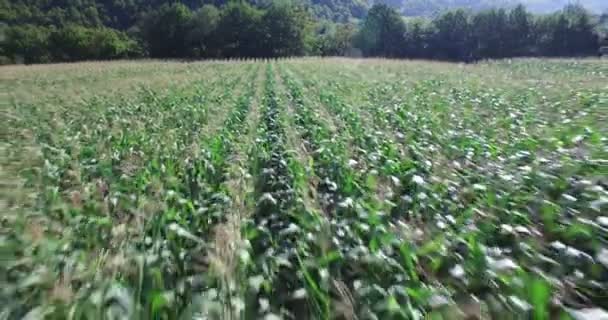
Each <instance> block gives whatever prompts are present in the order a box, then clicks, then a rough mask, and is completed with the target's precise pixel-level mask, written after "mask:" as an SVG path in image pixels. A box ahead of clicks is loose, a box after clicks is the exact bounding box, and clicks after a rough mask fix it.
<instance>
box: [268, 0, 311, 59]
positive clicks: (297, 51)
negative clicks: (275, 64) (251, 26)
mask: <svg viewBox="0 0 608 320" xmlns="http://www.w3.org/2000/svg"><path fill="white" fill-rule="evenodd" d="M310 26H311V18H310V16H309V14H308V13H307V12H306V11H305V10H304V9H303V8H302V7H296V6H293V5H287V4H276V3H275V4H273V5H272V6H271V7H270V8H269V9H268V10H266V12H265V13H264V16H263V18H262V27H261V31H262V36H263V39H261V40H262V41H263V43H264V45H263V46H262V48H263V52H262V53H261V55H263V56H267V57H286V56H296V55H303V54H304V53H305V52H306V49H307V47H308V38H309V35H310V33H311V28H310Z"/></svg>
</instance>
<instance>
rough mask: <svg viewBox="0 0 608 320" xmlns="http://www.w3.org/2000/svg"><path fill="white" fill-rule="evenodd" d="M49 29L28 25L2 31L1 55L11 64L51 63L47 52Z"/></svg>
mask: <svg viewBox="0 0 608 320" xmlns="http://www.w3.org/2000/svg"><path fill="white" fill-rule="evenodd" d="M50 33H51V32H50V29H48V28H45V27H39V26H34V25H30V24H26V25H21V26H12V27H8V28H6V30H5V31H4V41H3V42H2V51H3V52H2V55H3V56H6V57H8V58H9V59H10V60H11V61H13V62H24V63H42V62H49V61H51V59H52V57H51V54H50V52H49V50H48V47H49V44H48V41H49V35H50Z"/></svg>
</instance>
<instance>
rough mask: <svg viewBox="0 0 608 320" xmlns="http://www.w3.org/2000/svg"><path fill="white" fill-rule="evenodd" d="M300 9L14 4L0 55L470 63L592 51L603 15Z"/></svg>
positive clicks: (1, 31) (0, 33)
mask: <svg viewBox="0 0 608 320" xmlns="http://www.w3.org/2000/svg"><path fill="white" fill-rule="evenodd" d="M0 1H6V0H0ZM32 1H35V0H32ZM88 1H93V0H88ZM158 1H160V0H157V2H158ZM152 2H155V1H150V2H149V3H148V5H149V4H150V3H152ZM112 3H114V2H112ZM144 3H145V2H144ZM1 4H2V2H0V5H1ZM131 5H133V4H131ZM25 8H27V7H25ZM129 8H130V9H129ZM310 8H311V7H310V6H307V5H304V4H301V3H300V4H296V3H293V2H267V3H265V5H257V6H254V5H251V4H249V3H248V2H245V1H229V2H227V3H224V1H218V2H217V3H216V5H215V4H205V5H202V6H195V5H192V3H189V2H185V3H183V2H166V3H163V4H158V5H157V6H154V7H149V8H148V9H147V10H142V12H143V13H142V14H139V15H135V14H134V13H133V12H135V11H134V9H133V8H132V7H125V8H124V10H125V11H126V12H132V13H131V14H129V15H128V16H122V17H120V16H118V15H119V14H120V13H121V12H122V11H121V10H115V11H112V12H113V14H112V15H110V14H107V13H106V14H105V15H103V14H102V15H101V16H102V17H103V19H102V18H99V17H100V14H99V12H98V11H95V10H83V12H81V13H80V14H81V15H83V16H85V17H93V18H94V17H97V20H99V21H91V20H90V19H93V18H82V19H80V20H76V21H65V20H61V15H60V14H58V13H57V11H54V9H55V8H50V9H49V10H47V11H45V12H35V11H27V10H25V9H23V7H20V9H19V10H18V11H15V10H13V11H8V10H7V12H9V14H12V16H7V17H4V18H6V19H5V21H8V22H9V23H8V24H5V25H3V26H0V39H1V40H0V41H1V42H2V46H1V47H0V62H2V63H15V62H17V63H19V62H23V63H45V62H55V61H78V60H105V59H122V58H139V57H152V58H187V59H210V58H241V57H265V58H273V57H286V56H302V55H320V56H345V55H346V56H374V57H391V58H424V59H441V60H453V61H474V60H478V59H486V58H505V57H517V56H585V55H596V54H597V53H598V51H599V47H600V45H601V43H602V39H603V38H604V37H605V35H603V34H602V32H601V30H603V29H602V28H599V26H600V24H601V23H602V22H601V21H605V20H604V18H605V15H604V16H602V18H601V19H600V18H599V17H594V16H592V15H590V14H589V13H588V12H587V11H586V10H585V9H584V8H583V7H581V6H578V5H568V6H566V7H565V8H564V9H563V10H561V11H559V12H556V13H554V14H550V15H533V14H531V13H530V12H528V11H527V10H526V8H525V7H524V6H521V5H519V6H516V7H514V8H512V9H489V10H483V11H479V12H468V11H464V10H453V11H447V12H444V13H443V14H440V15H437V16H436V17H434V18H410V19H404V17H402V16H401V15H400V14H399V13H398V12H397V11H396V10H395V9H394V8H393V7H391V6H389V5H387V4H376V5H374V6H372V7H371V9H369V10H368V11H367V12H366V14H365V15H364V16H363V17H362V19H360V20H359V21H355V22H351V21H348V22H336V21H331V20H326V19H319V18H318V17H317V16H315V14H314V12H311V10H310ZM127 9H128V10H127ZM129 10H130V11H129ZM0 11H2V10H0ZM59 12H64V13H65V11H59ZM71 14H72V15H75V14H76V12H72V13H71ZM47 15H48V16H47ZM58 16H59V18H57V17H58ZM110 16H111V17H110ZM103 21H105V22H103ZM108 21H109V22H108Z"/></svg>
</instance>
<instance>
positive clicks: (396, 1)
mask: <svg viewBox="0 0 608 320" xmlns="http://www.w3.org/2000/svg"><path fill="white" fill-rule="evenodd" d="M376 2H381V3H386V4H389V5H391V6H393V7H395V8H397V9H398V10H399V11H400V12H401V13H402V14H403V15H405V16H433V15H436V14H437V13H439V12H442V11H446V10H451V9H458V8H463V9H470V10H473V11H479V10H484V9H489V8H495V7H505V8H508V7H513V6H515V5H517V4H520V3H521V4H523V5H525V6H526V7H527V8H528V10H530V11H531V12H533V13H538V14H543V13H551V12H555V11H557V10H560V9H562V8H563V7H564V6H565V5H567V4H569V3H576V2H578V3H580V4H581V5H583V6H584V7H585V8H586V9H588V10H589V11H591V12H593V13H601V12H603V11H606V10H608V1H604V0H581V1H571V0H376Z"/></svg>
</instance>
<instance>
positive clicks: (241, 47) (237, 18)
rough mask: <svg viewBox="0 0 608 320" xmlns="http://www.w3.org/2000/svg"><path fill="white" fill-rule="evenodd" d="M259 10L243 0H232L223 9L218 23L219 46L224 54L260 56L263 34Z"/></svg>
mask: <svg viewBox="0 0 608 320" xmlns="http://www.w3.org/2000/svg"><path fill="white" fill-rule="evenodd" d="M261 17H262V14H261V12H260V11H259V10H257V9H255V8H253V7H252V6H251V5H249V4H247V3H243V2H231V3H229V4H228V5H227V6H226V7H225V8H224V10H223V12H222V16H221V18H220V22H219V24H218V28H217V30H218V34H217V36H218V39H221V40H220V43H219V47H220V49H221V51H222V56H224V57H227V58H234V57H259V56H261V52H260V47H261V44H260V41H259V39H260V38H261V35H260V33H259V30H260V19H261Z"/></svg>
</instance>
